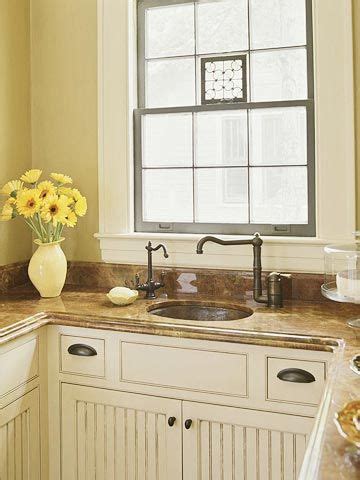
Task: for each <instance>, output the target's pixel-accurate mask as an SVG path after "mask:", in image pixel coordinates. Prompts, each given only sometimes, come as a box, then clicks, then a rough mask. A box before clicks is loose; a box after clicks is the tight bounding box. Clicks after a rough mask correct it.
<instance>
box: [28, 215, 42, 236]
mask: <svg viewBox="0 0 360 480" xmlns="http://www.w3.org/2000/svg"><path fill="white" fill-rule="evenodd" d="M24 220H25V223H26V224H27V225H28V226H29V227H30V228H31V230H32V231H33V232H34V233H35V235H36V236H37V237H38V239H39V240H41V241H42V237H41V234H40V232H39V231H38V229H37V228H36V227H35V225H34V224H33V222H32V221H31V220H26V218H25V219H24Z"/></svg>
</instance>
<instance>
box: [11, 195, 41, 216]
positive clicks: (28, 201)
mask: <svg viewBox="0 0 360 480" xmlns="http://www.w3.org/2000/svg"><path fill="white" fill-rule="evenodd" d="M39 193H40V192H39V191H38V190H37V189H36V188H33V189H31V190H20V191H19V192H18V194H17V198H16V207H17V210H18V212H19V214H20V215H23V216H24V217H25V218H29V217H33V216H34V215H35V213H37V212H38V211H39V210H40V206H41V200H40V196H39Z"/></svg>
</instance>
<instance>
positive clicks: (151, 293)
mask: <svg viewBox="0 0 360 480" xmlns="http://www.w3.org/2000/svg"><path fill="white" fill-rule="evenodd" d="M145 248H146V250H147V252H148V278H147V281H146V282H145V283H142V284H140V277H139V275H138V274H136V275H135V288H136V290H141V291H143V292H146V295H145V298H146V299H154V298H156V295H155V291H156V290H158V289H159V288H162V287H164V286H165V283H164V279H165V272H161V279H160V282H155V281H154V280H153V264H152V252H156V251H157V250H159V249H160V248H162V249H163V251H164V257H165V258H168V257H169V255H168V253H167V250H166V247H165V245H163V244H162V243H159V245H158V246H157V247H153V246H152V244H151V242H149V243H148V244H147V245H146V247H145Z"/></svg>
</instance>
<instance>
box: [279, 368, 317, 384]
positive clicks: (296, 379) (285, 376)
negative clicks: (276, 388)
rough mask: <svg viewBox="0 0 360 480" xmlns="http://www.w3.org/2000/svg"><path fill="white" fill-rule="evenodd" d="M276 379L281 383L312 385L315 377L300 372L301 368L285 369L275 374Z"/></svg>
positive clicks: (308, 373) (304, 371)
mask: <svg viewBox="0 0 360 480" xmlns="http://www.w3.org/2000/svg"><path fill="white" fill-rule="evenodd" d="M277 378H278V379H280V380H282V381H283V382H293V383H312V382H315V377H314V375H313V374H312V373H310V372H307V371H306V370H302V369H301V368H285V370H281V371H280V372H279V373H278V374H277Z"/></svg>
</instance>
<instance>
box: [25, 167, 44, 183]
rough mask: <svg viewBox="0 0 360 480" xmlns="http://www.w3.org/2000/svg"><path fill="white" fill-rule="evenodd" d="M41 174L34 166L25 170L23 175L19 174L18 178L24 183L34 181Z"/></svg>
mask: <svg viewBox="0 0 360 480" xmlns="http://www.w3.org/2000/svg"><path fill="white" fill-rule="evenodd" d="M41 174H42V170H39V169H37V168H34V169H33V170H28V171H27V172H25V173H24V175H21V177H20V180H22V181H23V182H25V183H36V182H37V181H38V180H39V178H40V176H41Z"/></svg>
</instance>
